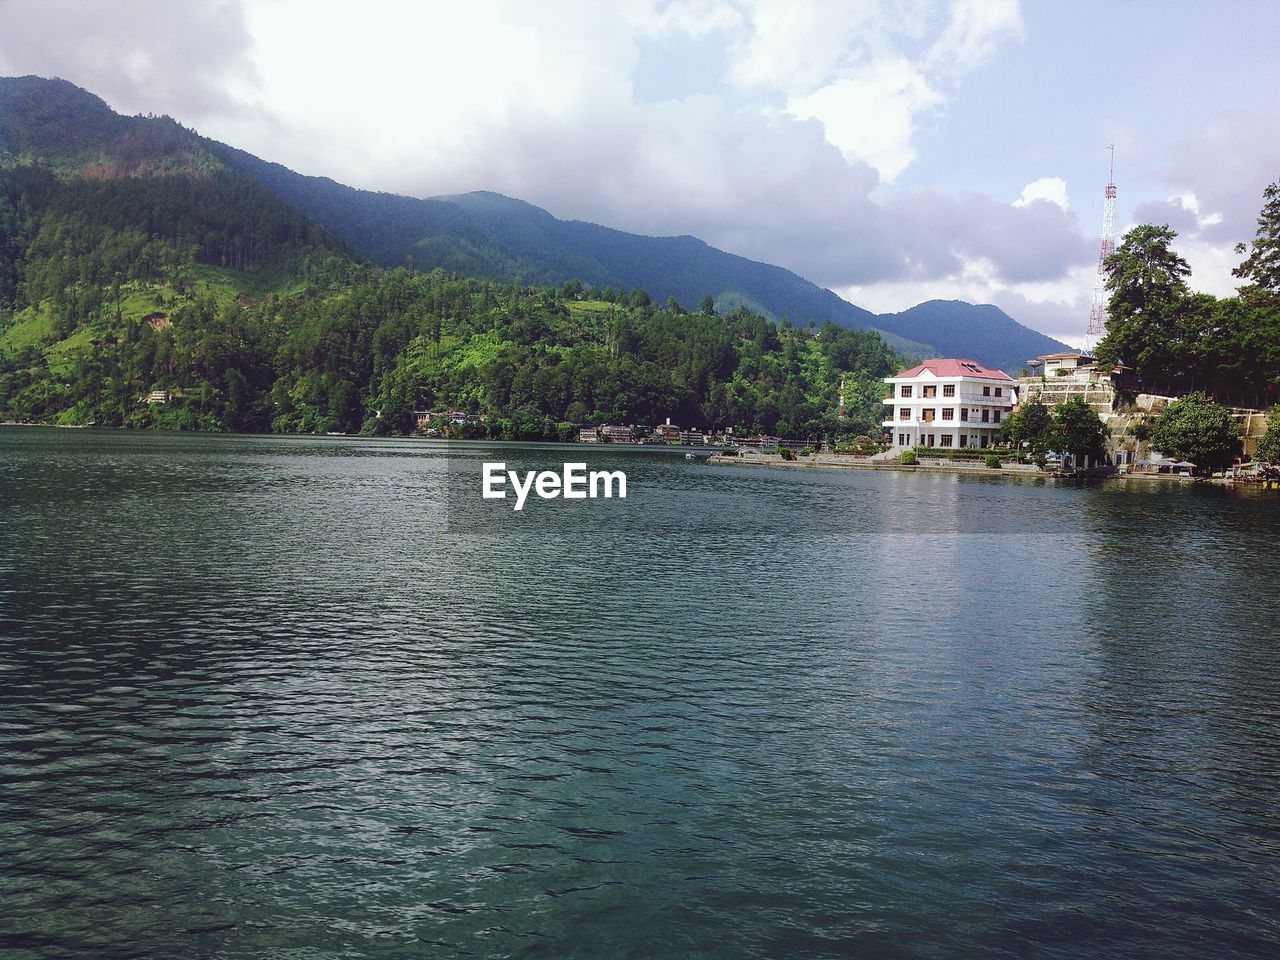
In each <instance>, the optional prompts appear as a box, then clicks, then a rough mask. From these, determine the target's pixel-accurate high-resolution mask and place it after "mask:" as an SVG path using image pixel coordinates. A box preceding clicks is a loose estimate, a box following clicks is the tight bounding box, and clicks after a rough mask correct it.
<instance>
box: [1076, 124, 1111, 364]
mask: <svg viewBox="0 0 1280 960" xmlns="http://www.w3.org/2000/svg"><path fill="white" fill-rule="evenodd" d="M1107 149H1108V150H1110V151H1111V169H1110V172H1109V173H1108V174H1107V189H1106V191H1105V192H1104V193H1103V195H1102V197H1103V199H1102V247H1101V249H1100V250H1099V251H1098V273H1097V275H1096V276H1095V277H1094V279H1093V306H1091V307H1090V308H1089V327H1088V329H1087V330H1086V331H1085V335H1084V352H1085V353H1087V354H1089V355H1091V356H1092V354H1093V351H1094V348H1096V347H1097V346H1098V341H1099V340H1101V339H1102V338H1103V337H1105V336H1106V335H1107V257H1109V256H1111V254H1113V253H1115V252H1116V145H1115V144H1114V143H1113V144H1111V145H1110V146H1109V147H1107Z"/></svg>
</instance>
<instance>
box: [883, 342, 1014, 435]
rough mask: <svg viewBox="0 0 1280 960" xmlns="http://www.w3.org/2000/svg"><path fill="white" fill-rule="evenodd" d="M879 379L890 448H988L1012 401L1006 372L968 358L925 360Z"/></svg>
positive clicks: (1009, 382)
mask: <svg viewBox="0 0 1280 960" xmlns="http://www.w3.org/2000/svg"><path fill="white" fill-rule="evenodd" d="M884 382H885V383H887V384H889V387H890V395H889V396H888V397H887V398H886V399H885V401H884V402H885V408H886V409H885V419H884V430H885V433H887V434H889V437H890V444H891V446H892V447H894V448H902V447H941V448H947V447H951V448H955V449H959V448H962V447H977V448H979V449H981V448H984V447H989V446H992V445H993V444H994V442H995V436H996V433H997V432H999V430H1000V423H1001V421H1002V420H1003V419H1004V418H1005V417H1007V416H1008V415H1009V411H1010V410H1011V409H1012V408H1013V404H1014V402H1015V401H1016V399H1017V397H1016V392H1015V390H1014V381H1013V379H1012V378H1011V377H1010V376H1009V375H1008V374H1006V373H1004V372H1003V371H1002V370H993V369H991V368H990V367H984V366H983V365H982V364H980V363H977V362H975V361H973V360H960V359H956V358H946V359H939V360H926V361H924V362H923V363H919V364H916V365H915V366H914V367H912V368H911V369H910V370H903V371H902V372H901V373H899V374H896V375H895V376H892V377H885V379H884Z"/></svg>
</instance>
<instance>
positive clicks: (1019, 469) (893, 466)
mask: <svg viewBox="0 0 1280 960" xmlns="http://www.w3.org/2000/svg"><path fill="white" fill-rule="evenodd" d="M707 463H715V464H726V465H735V464H736V465H738V466H748V467H802V468H806V469H810V470H815V469H816V470H896V471H900V472H902V473H960V474H978V475H981V476H988V477H1004V478H1019V479H1021V478H1030V479H1034V480H1077V479H1086V480H1092V481H1117V480H1119V481H1126V482H1127V481H1131V480H1132V481H1137V482H1139V483H1151V484H1178V485H1186V484H1197V483H1208V484H1216V485H1225V486H1235V485H1236V484H1235V483H1234V482H1232V481H1229V480H1226V481H1224V480H1215V479H1211V478H1203V477H1184V476H1180V475H1176V474H1148V473H1110V474H1100V475H1096V476H1087V477H1082V478H1081V477H1072V476H1070V475H1066V474H1061V473H1056V472H1054V471H1052V470H1041V469H1039V468H1038V467H1035V466H1028V465H1024V464H1003V465H1002V466H1001V467H1000V468H999V469H994V468H992V467H988V466H986V465H985V464H981V463H965V462H958V463H956V462H953V463H947V464H935V463H916V464H904V463H898V462H896V461H893V460H871V459H858V460H854V459H852V458H850V457H848V456H845V455H842V454H832V453H819V454H813V455H812V456H809V457H803V458H801V457H797V458H796V459H795V460H783V459H782V458H781V457H774V456H764V455H761V454H755V453H748V454H740V455H738V456H736V457H727V456H724V455H722V454H713V455H712V456H710V457H708V458H707Z"/></svg>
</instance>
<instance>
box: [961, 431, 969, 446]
mask: <svg viewBox="0 0 1280 960" xmlns="http://www.w3.org/2000/svg"><path fill="white" fill-rule="evenodd" d="M968 445H969V435H968V434H965V433H962V434H960V446H962V447H967V446H968Z"/></svg>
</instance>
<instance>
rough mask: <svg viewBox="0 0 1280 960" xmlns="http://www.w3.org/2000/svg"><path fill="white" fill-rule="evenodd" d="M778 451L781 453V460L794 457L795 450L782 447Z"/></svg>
mask: <svg viewBox="0 0 1280 960" xmlns="http://www.w3.org/2000/svg"><path fill="white" fill-rule="evenodd" d="M778 453H780V454H781V455H782V459H783V460H794V459H795V458H796V452H795V451H794V450H791V449H789V448H787V447H782V448H781V449H780V450H779V451H778Z"/></svg>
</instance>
